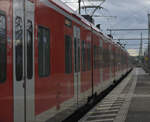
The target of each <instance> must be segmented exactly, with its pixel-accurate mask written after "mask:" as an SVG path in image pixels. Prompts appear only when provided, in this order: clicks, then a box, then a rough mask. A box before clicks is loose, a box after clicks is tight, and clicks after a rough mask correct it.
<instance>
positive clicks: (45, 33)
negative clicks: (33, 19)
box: [38, 26, 50, 77]
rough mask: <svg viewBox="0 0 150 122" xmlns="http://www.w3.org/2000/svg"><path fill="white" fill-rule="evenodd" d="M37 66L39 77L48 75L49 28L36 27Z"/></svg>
mask: <svg viewBox="0 0 150 122" xmlns="http://www.w3.org/2000/svg"><path fill="white" fill-rule="evenodd" d="M38 68H39V76H40V77H48V76H49V75H50V30H49V29H48V28H45V27H42V26H39V27H38Z"/></svg>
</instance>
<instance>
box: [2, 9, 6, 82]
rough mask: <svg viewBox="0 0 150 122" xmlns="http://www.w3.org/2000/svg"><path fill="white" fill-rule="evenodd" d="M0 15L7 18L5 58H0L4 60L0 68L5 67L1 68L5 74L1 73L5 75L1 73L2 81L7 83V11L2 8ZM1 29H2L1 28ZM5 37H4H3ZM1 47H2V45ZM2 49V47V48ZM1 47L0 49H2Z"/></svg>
mask: <svg viewBox="0 0 150 122" xmlns="http://www.w3.org/2000/svg"><path fill="white" fill-rule="evenodd" d="M0 15H1V16H3V17H4V18H5V29H4V30H5V35H4V40H5V44H4V45H5V48H4V51H5V53H4V58H1V57H0V58H1V59H0V62H4V64H2V65H1V64H0V68H2V67H4V68H3V69H0V72H2V73H3V74H1V75H4V76H3V77H1V75H0V77H1V78H2V79H1V78H0V83H5V82H6V80H7V17H6V14H5V12H4V11H1V10H0ZM0 31H1V30H0ZM2 38H3V37H2ZM0 48H1V47H0ZM1 49H2V48H1ZM1 49H0V50H1ZM0 52H2V51H0ZM0 56H1V54H0ZM1 60H4V61H1Z"/></svg>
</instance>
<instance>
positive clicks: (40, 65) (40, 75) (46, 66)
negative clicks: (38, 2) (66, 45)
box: [38, 25, 51, 78]
mask: <svg viewBox="0 0 150 122" xmlns="http://www.w3.org/2000/svg"><path fill="white" fill-rule="evenodd" d="M40 29H44V30H46V31H47V33H48V44H46V46H48V49H47V53H48V54H47V53H46V54H47V56H45V58H48V60H45V63H47V64H45V69H46V68H48V69H46V70H47V71H46V70H45V73H42V71H43V70H44V69H42V70H41V68H44V66H43V64H42V63H41V62H40V57H41V56H40V55H41V51H40V47H39V46H41V43H40V42H39V30H40ZM50 36H51V33H50V29H49V28H48V27H45V26H42V25H39V26H38V75H39V77H40V78H44V77H49V76H50V72H51V65H50V59H51V58H50V53H51V52H50ZM39 52H40V53H39ZM42 58H43V57H42ZM40 70H41V71H40Z"/></svg>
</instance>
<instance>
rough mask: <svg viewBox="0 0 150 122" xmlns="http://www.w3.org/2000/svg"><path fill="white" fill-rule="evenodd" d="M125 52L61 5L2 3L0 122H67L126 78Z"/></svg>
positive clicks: (33, 0) (51, 1) (22, 0)
mask: <svg viewBox="0 0 150 122" xmlns="http://www.w3.org/2000/svg"><path fill="white" fill-rule="evenodd" d="M121 51H122V53H123V54H124V53H126V51H125V50H123V49H122V48H121V47H120V46H119V45H117V44H115V43H114V42H113V41H112V39H111V38H109V37H108V36H106V35H104V34H103V33H102V32H100V30H99V29H97V28H96V27H95V26H94V25H93V24H92V23H90V22H88V21H87V20H86V19H84V18H83V17H82V16H80V15H78V14H77V13H75V12H74V11H73V10H72V9H70V8H69V7H68V6H66V5H64V4H63V3H62V2H60V1H58V0H1V1H0V122H45V121H47V122H48V121H49V122H61V121H63V120H64V119H65V118H67V117H68V116H69V115H71V114H72V113H74V112H75V111H76V110H77V109H78V108H80V107H81V106H83V105H85V104H86V103H87V102H88V101H90V98H92V96H93V95H95V94H100V93H101V92H102V91H104V90H105V89H106V88H108V87H109V86H110V85H112V84H113V81H115V80H118V79H119V78H121V75H123V74H125V73H126V72H127V70H128V69H129V67H128V64H127V63H128V62H127V57H128V56H126V57H124V60H126V62H124V63H125V65H126V67H122V66H121V65H122V64H121V59H122V56H121ZM122 68H123V69H124V72H123V69H122Z"/></svg>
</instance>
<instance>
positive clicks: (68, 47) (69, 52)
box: [65, 35, 72, 74]
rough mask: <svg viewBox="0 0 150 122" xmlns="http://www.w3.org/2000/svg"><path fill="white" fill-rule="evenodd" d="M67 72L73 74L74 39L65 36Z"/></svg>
mask: <svg viewBox="0 0 150 122" xmlns="http://www.w3.org/2000/svg"><path fill="white" fill-rule="evenodd" d="M65 72H66V73H67V74H69V73H72V39H71V37H70V36H68V35H65Z"/></svg>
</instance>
